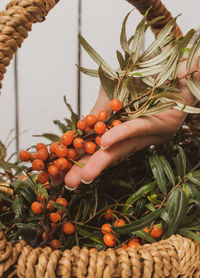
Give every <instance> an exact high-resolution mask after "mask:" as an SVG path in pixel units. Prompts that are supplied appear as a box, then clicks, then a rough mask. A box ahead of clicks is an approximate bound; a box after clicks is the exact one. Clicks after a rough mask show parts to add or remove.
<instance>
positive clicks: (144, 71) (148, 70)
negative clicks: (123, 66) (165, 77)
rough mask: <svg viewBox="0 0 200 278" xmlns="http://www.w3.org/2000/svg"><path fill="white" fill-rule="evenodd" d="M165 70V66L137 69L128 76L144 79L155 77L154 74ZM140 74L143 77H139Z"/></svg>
mask: <svg viewBox="0 0 200 278" xmlns="http://www.w3.org/2000/svg"><path fill="white" fill-rule="evenodd" d="M164 68H165V65H156V66H153V67H150V68H144V69H137V70H134V71H131V72H129V73H128V76H134V77H141V76H142V77H144V76H149V75H154V74H157V73H159V72H161V71H162V70H163V69H164ZM138 73H140V74H141V75H137V74H138Z"/></svg>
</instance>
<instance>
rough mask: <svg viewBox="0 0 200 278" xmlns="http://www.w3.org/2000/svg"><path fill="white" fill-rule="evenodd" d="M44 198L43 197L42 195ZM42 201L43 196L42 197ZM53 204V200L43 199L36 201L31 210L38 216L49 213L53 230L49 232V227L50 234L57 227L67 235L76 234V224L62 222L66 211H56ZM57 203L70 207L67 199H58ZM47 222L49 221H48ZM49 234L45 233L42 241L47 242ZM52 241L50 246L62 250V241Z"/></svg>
mask: <svg viewBox="0 0 200 278" xmlns="http://www.w3.org/2000/svg"><path fill="white" fill-rule="evenodd" d="M42 196H43V195H42ZM40 200H41V196H40ZM52 202H54V201H53V200H50V201H48V202H47V201H44V200H43V198H42V202H38V201H35V202H33V203H32V205H31V209H32V211H33V213H34V214H36V215H40V214H42V213H43V212H44V210H46V211H47V212H48V213H49V220H50V223H51V224H50V225H51V229H50V230H49V229H48V227H46V228H47V229H46V230H48V231H49V232H51V231H52V230H53V229H55V227H59V226H61V229H62V232H63V233H64V234H65V235H72V234H74V232H75V226H74V224H72V223H71V222H66V221H64V222H63V223H61V222H62V216H63V215H64V211H63V210H61V209H58V210H57V211H55V210H56V209H55V207H54V206H53V205H52ZM55 202H56V203H57V204H60V205H62V206H63V207H65V208H66V207H67V205H68V201H67V199H65V198H61V197H60V198H57V199H56V200H55ZM46 220H47V219H46ZM46 236H47V234H46V231H44V232H43V234H42V239H43V240H45V238H46ZM49 240H50V244H51V246H52V247H53V248H60V241H59V240H57V239H53V240H52V239H51V238H49Z"/></svg>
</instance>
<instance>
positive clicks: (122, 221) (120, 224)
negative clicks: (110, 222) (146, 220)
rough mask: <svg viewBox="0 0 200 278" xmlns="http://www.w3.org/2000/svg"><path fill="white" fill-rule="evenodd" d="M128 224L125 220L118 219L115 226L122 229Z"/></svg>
mask: <svg viewBox="0 0 200 278" xmlns="http://www.w3.org/2000/svg"><path fill="white" fill-rule="evenodd" d="M125 224H126V223H125V221H124V220H123V219H117V220H116V221H115V223H114V226H115V227H121V226H124V225H125Z"/></svg>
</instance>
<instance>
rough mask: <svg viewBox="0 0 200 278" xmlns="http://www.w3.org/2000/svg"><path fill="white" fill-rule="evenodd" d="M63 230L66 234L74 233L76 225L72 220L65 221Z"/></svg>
mask: <svg viewBox="0 0 200 278" xmlns="http://www.w3.org/2000/svg"><path fill="white" fill-rule="evenodd" d="M62 231H63V233H64V234H66V235H72V234H73V233H74V232H75V226H74V225H73V224H72V223H70V222H65V223H64V224H63V225H62Z"/></svg>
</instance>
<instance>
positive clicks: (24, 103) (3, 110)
mask: <svg viewBox="0 0 200 278" xmlns="http://www.w3.org/2000/svg"><path fill="white" fill-rule="evenodd" d="M8 2H9V1H7V0H6V1H5V0H3V1H1V2H0V9H1V10H2V9H4V7H5V5H6V4H7V3H8ZM163 3H164V4H165V5H166V6H167V7H168V8H169V10H170V11H171V12H172V14H173V15H174V16H175V15H177V14H179V13H182V16H181V17H180V18H179V19H178V23H179V25H180V27H181V28H182V30H183V31H184V32H186V31H187V30H188V29H190V28H192V27H193V28H195V27H196V26H198V25H199V17H198V13H199V7H200V4H199V0H193V1H186V0H183V1H181V2H180V1H173V0H163ZM80 5H81V13H80V14H79V12H80ZM131 9H132V6H131V5H130V4H129V3H127V2H126V1H125V0H101V1H98V0H75V1H66V0H60V3H59V4H58V5H57V6H56V7H55V8H54V10H53V11H51V12H50V14H49V15H48V17H47V19H46V21H45V22H43V23H40V24H36V25H34V26H33V30H32V32H31V34H30V36H29V38H28V39H26V40H25V42H24V44H23V46H22V48H21V49H20V50H19V51H18V84H19V104H18V110H19V112H18V115H17V116H18V118H19V133H18V134H16V132H15V122H16V112H15V106H16V105H15V93H16V92H15V86H14V84H15V79H14V63H13V62H12V63H11V65H10V66H9V68H8V71H7V74H6V76H5V79H4V81H3V89H2V91H1V96H0V103H1V105H0V131H1V132H0V140H1V141H3V142H5V141H6V138H7V136H8V134H9V133H10V132H11V131H12V130H13V131H12V133H11V135H10V139H12V138H14V137H15V136H16V135H17V137H18V138H19V148H20V149H21V148H26V147H29V146H30V145H33V144H35V143H37V142H38V140H39V141H41V140H42V141H43V142H45V140H44V139H38V138H34V137H32V135H33V134H41V133H43V132H52V133H59V132H58V129H57V127H56V126H55V125H54V124H53V120H54V119H60V120H62V119H63V118H64V117H68V116H69V113H68V112H67V110H66V106H65V105H64V102H63V96H64V95H66V96H67V100H68V102H69V103H70V104H71V105H72V107H73V108H74V110H75V111H78V94H77V90H78V74H77V69H76V66H75V64H76V63H78V40H77V35H78V30H79V28H78V18H79V16H80V19H81V26H80V27H81V32H82V35H83V36H84V37H85V38H86V39H87V41H88V42H89V43H90V44H91V45H92V46H93V47H94V48H95V49H96V50H97V51H98V52H99V53H100V54H101V55H102V56H103V58H104V59H105V60H106V61H107V62H108V63H109V64H110V65H112V66H113V67H117V66H118V65H117V62H116V55H115V51H116V50H117V49H120V44H119V33H120V29H121V24H122V21H123V18H124V17H125V15H126V14H127V13H128V12H129V11H130V10H131ZM140 18H141V16H140V15H139V13H138V12H137V11H134V12H133V14H132V15H131V17H130V20H129V23H128V33H129V34H132V31H133V30H134V29H135V26H136V24H137V23H138V21H139V19H140ZM152 38H153V36H152V35H151V34H150V33H148V35H147V38H146V42H145V44H146V45H148V43H149V42H150V41H151V40H152ZM81 61H82V65H83V66H85V67H89V68H97V67H96V65H95V63H94V62H93V61H92V60H91V58H90V57H89V56H88V55H87V53H85V52H84V50H81ZM98 88H99V81H98V80H97V79H95V78H92V77H87V76H84V75H81V87H80V96H81V97H80V112H81V115H85V114H87V113H88V112H89V111H90V109H91V108H92V106H93V105H94V103H95V100H96V98H97V95H98ZM15 150H16V142H15V140H14V141H13V143H12V144H11V146H10V147H9V152H10V153H12V152H14V151H15Z"/></svg>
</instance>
